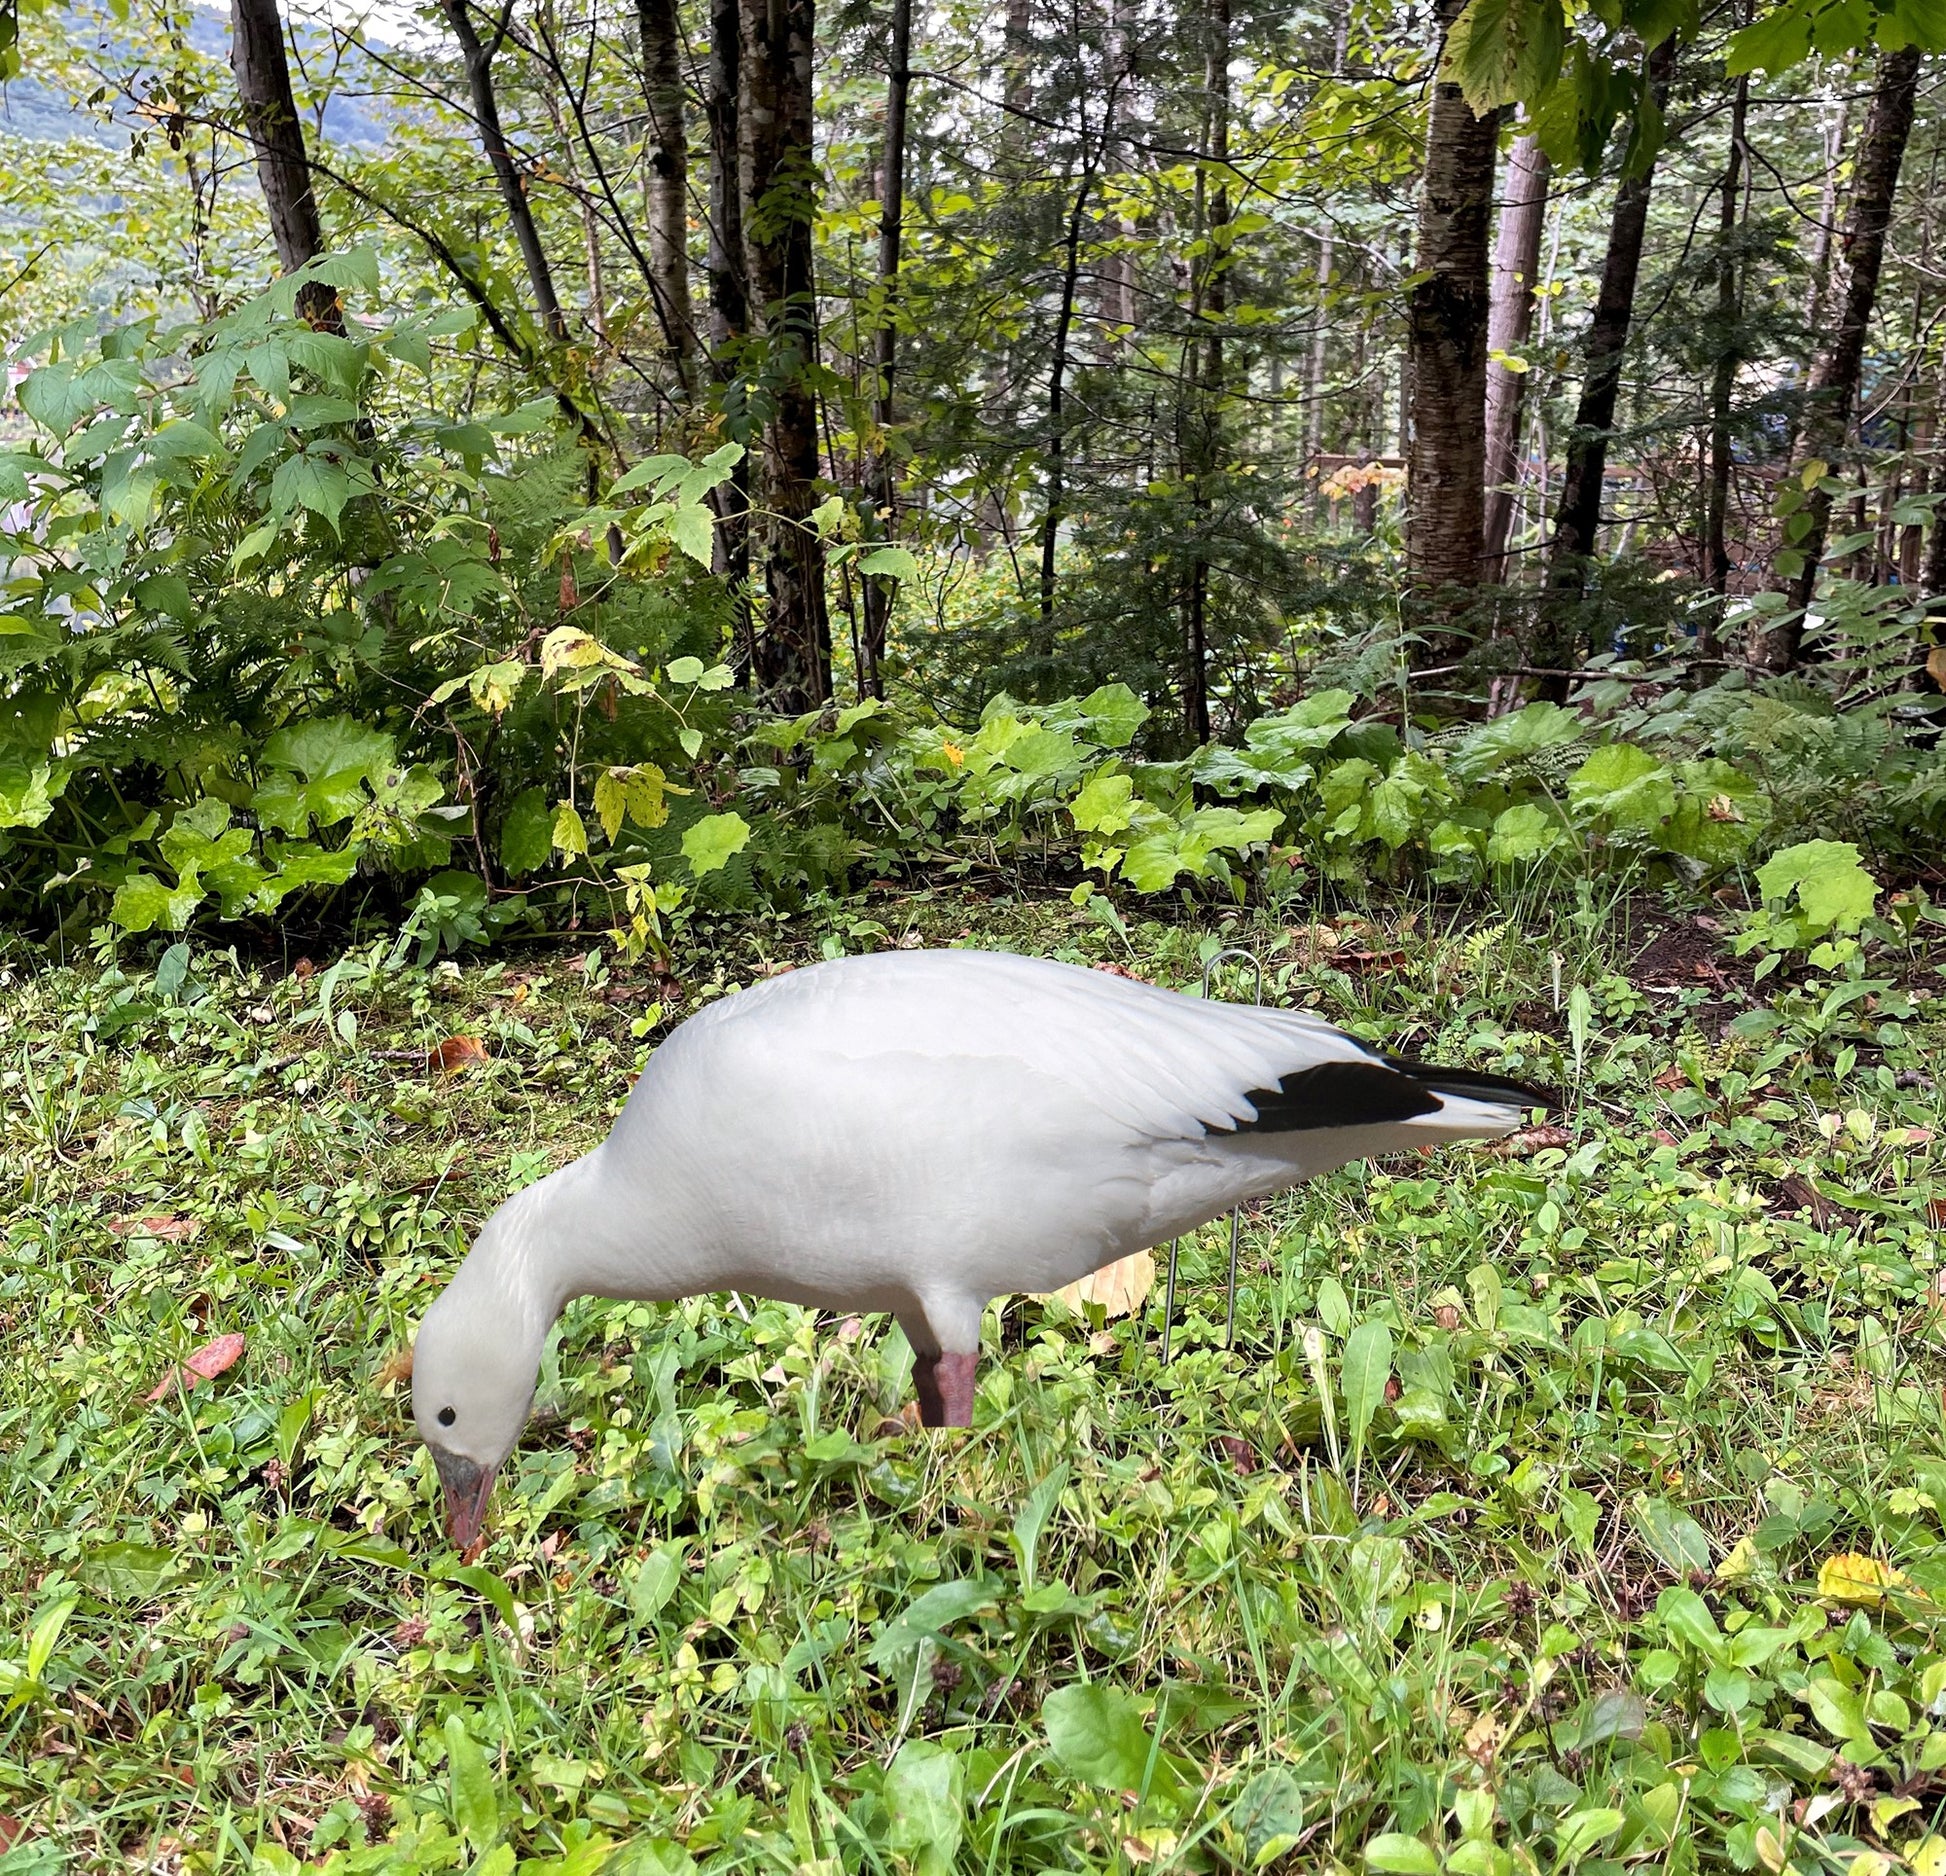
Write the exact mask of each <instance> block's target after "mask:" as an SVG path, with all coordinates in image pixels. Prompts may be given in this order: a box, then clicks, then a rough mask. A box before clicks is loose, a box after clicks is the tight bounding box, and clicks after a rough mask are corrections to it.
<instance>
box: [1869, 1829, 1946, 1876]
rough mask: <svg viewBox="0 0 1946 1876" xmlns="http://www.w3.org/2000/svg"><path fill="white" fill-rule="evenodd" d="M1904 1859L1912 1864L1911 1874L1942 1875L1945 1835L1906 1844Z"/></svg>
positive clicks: (1945, 1845)
mask: <svg viewBox="0 0 1946 1876" xmlns="http://www.w3.org/2000/svg"><path fill="white" fill-rule="evenodd" d="M1905 1860H1906V1861H1907V1862H1908V1863H1910V1864H1911V1865H1912V1876H1942V1872H1946V1837H1921V1838H1920V1839H1919V1840H1918V1842H1916V1843H1909V1844H1907V1845H1906V1847H1905ZM1857 1867H1858V1866H1857V1864H1855V1863H1854V1864H1853V1865H1852V1868H1854V1869H1856V1868H1857Z"/></svg>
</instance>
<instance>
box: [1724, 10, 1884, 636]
mask: <svg viewBox="0 0 1946 1876" xmlns="http://www.w3.org/2000/svg"><path fill="white" fill-rule="evenodd" d="M1919 61H1920V54H1919V49H1918V48H1917V47H1916V46H1908V47H1907V48H1906V49H1905V50H1904V51H1901V52H1886V53H1881V54H1880V55H1879V61H1878V77H1877V82H1876V83H1875V84H1874V86H1873V89H1872V102H1871V109H1870V111H1869V112H1868V114H1867V116H1866V119H1865V131H1864V135H1863V137H1862V139H1861V140H1860V143H1859V149H1858V162H1857V166H1856V169H1855V170H1854V172H1853V179H1852V193H1851V206H1850V207H1849V208H1848V209H1847V210H1846V213H1845V232H1844V243H1843V255H1842V261H1841V266H1842V271H1843V274H1844V279H1843V280H1842V282H1840V281H1837V280H1834V281H1833V283H1832V285H1833V292H1832V296H1831V306H1832V310H1833V311H1834V312H1835V315H1836V317H1835V320H1829V321H1828V322H1827V324H1828V328H1829V331H1828V337H1827V339H1826V341H1825V343H1824V345H1823V346H1822V348H1821V349H1820V351H1819V353H1818V358H1817V363H1816V364H1815V365H1814V366H1813V367H1812V371H1811V379H1810V384H1809V386H1808V387H1807V392H1806V397H1805V408H1804V426H1803V434H1802V436H1801V438H1800V440H1799V443H1798V447H1797V452H1796V454H1795V455H1794V456H1793V458H1792V465H1793V467H1794V468H1798V469H1800V470H1801V469H1802V467H1803V466H1804V465H1806V464H1808V463H1810V462H1813V461H1822V462H1825V463H1827V464H1828V463H1830V462H1831V461H1832V459H1833V458H1834V457H1836V456H1837V455H1838V454H1839V453H1840V452H1841V451H1842V450H1843V449H1844V448H1845V444H1846V439H1847V437H1848V435H1849V433H1850V430H1851V424H1852V415H1853V411H1854V409H1855V408H1856V405H1857V400H1858V380H1859V373H1860V370H1861V368H1862V366H1863V364H1864V358H1865V337H1866V332H1867V330H1868V328H1869V327H1870V325H1871V322H1872V309H1873V307H1874V306H1875V305H1876V304H1877V301H1878V276H1879V268H1880V265H1881V263H1882V262H1883V260H1884V257H1885V230H1886V225H1887V224H1888V223H1889V222H1890V221H1891V219H1892V204H1893V198H1894V197H1895V196H1896V195H1897V193H1898V187H1899V170H1900V167H1901V165H1902V164H1903V163H1904V161H1905V146H1906V140H1907V138H1908V137H1909V136H1910V135H1911V133H1912V111H1913V103H1914V100H1915V99H1916V97H1917V95H1918V88H1919ZM1800 518H1801V519H1802V521H1803V525H1802V526H1798V525H1797V524H1798V523H1799V520H1800ZM1791 522H1792V526H1793V529H1794V530H1795V538H1794V539H1792V540H1791V541H1790V543H1789V547H1788V550H1787V551H1790V552H1793V553H1795V554H1797V555H1798V556H1800V558H1799V561H1798V565H1797V569H1796V571H1795V572H1794V573H1793V572H1789V571H1786V572H1785V574H1784V577H1785V578H1786V579H1787V580H1789V581H1790V585H1789V587H1788V589H1787V590H1788V592H1789V594H1790V598H1791V602H1792V606H1793V608H1794V610H1793V611H1791V612H1789V613H1786V614H1784V615H1783V616H1782V617H1781V618H1779V619H1778V620H1777V622H1776V624H1775V625H1773V626H1772V627H1771V628H1770V629H1769V630H1768V631H1766V630H1764V629H1763V628H1762V626H1761V625H1759V626H1758V627H1756V628H1755V629H1753V631H1752V633H1751V645H1750V656H1751V662H1752V663H1753V664H1761V665H1763V666H1764V667H1765V668H1766V669H1768V670H1771V671H1788V670H1790V669H1791V667H1792V666H1793V665H1795V664H1796V663H1797V658H1798V651H1799V648H1800V646H1801V645H1802V643H1803V636H1804V618H1803V608H1804V607H1806V606H1808V605H1809V604H1810V603H1811V594H1812V592H1813V590H1814V589H1815V588H1816V586H1817V578H1818V563H1819V561H1820V560H1821V559H1822V558H1823V556H1824V543H1825V537H1826V535H1827V533H1828V532H1829V530H1830V526H1831V497H1830V496H1829V495H1828V494H1826V493H1825V492H1824V491H1823V490H1822V489H1819V488H1816V487H1813V488H1811V489H1810V490H1808V491H1807V492H1806V494H1805V498H1804V505H1803V507H1802V508H1801V509H1800V510H1799V511H1798V513H1797V514H1796V515H1794V516H1792V517H1791Z"/></svg>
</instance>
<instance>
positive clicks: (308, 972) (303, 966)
mask: <svg viewBox="0 0 1946 1876" xmlns="http://www.w3.org/2000/svg"><path fill="white" fill-rule="evenodd" d="M317 971H318V967H317V966H316V965H315V964H313V963H312V962H311V960H310V959H309V958H299V959H298V960H297V962H296V963H295V964H293V965H292V966H291V975H292V976H293V977H295V978H296V979H297V981H298V982H299V983H300V984H301V983H302V982H303V981H304V980H305V979H306V978H307V977H315V976H316V975H317Z"/></svg>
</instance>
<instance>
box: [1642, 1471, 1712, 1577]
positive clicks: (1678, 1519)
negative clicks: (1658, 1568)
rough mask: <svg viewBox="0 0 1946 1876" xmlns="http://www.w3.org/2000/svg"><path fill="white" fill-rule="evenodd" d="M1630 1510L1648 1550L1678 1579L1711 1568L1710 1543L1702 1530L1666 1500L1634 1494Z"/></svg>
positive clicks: (1643, 1494) (1686, 1514)
mask: <svg viewBox="0 0 1946 1876" xmlns="http://www.w3.org/2000/svg"><path fill="white" fill-rule="evenodd" d="M1631 1509H1632V1510H1633V1511H1634V1513H1635V1522H1636V1525H1637V1528H1638V1529H1640V1531H1641V1533H1642V1536H1643V1538H1644V1540H1645V1541H1646V1542H1647V1544H1648V1546H1649V1548H1650V1549H1651V1550H1653V1551H1654V1552H1655V1554H1656V1555H1657V1556H1658V1557H1660V1558H1661V1559H1662V1561H1663V1562H1664V1563H1666V1564H1667V1565H1668V1566H1669V1568H1670V1569H1671V1570H1673V1571H1675V1572H1676V1574H1677V1575H1679V1576H1687V1575H1689V1574H1690V1572H1691V1571H1693V1570H1707V1569H1708V1568H1709V1567H1710V1541H1709V1539H1708V1537H1706V1536H1705V1535H1704V1533H1703V1527H1702V1526H1701V1525H1700V1524H1698V1523H1697V1522H1696V1520H1695V1519H1694V1518H1692V1517H1690V1516H1689V1514H1688V1513H1687V1512H1683V1511H1678V1510H1677V1509H1676V1507H1675V1506H1674V1505H1672V1504H1670V1503H1669V1501H1668V1500H1667V1499H1666V1498H1651V1497H1649V1495H1648V1494H1647V1493H1645V1492H1643V1493H1637V1494H1636V1497H1635V1499H1634V1501H1633V1504H1632V1506H1631Z"/></svg>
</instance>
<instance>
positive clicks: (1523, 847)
mask: <svg viewBox="0 0 1946 1876" xmlns="http://www.w3.org/2000/svg"><path fill="white" fill-rule="evenodd" d="M1566 839H1567V836H1566V834H1565V833H1563V831H1562V830H1561V828H1560V826H1559V825H1558V824H1557V823H1556V821H1555V819H1554V817H1553V816H1552V815H1551V814H1549V813H1548V811H1547V810H1546V809H1545V808H1543V807H1542V806H1541V805H1540V804H1539V803H1538V802H1534V801H1522V802H1518V803H1516V804H1515V805H1514V806H1513V807H1511V808H1503V809H1502V810H1501V811H1500V813H1499V814H1497V815H1496V816H1495V817H1494V822H1493V832H1492V833H1491V834H1489V835H1488V836H1487V864H1488V865H1489V866H1531V865H1532V864H1533V863H1534V862H1535V861H1536V860H1538V859H1540V858H1541V857H1542V856H1543V855H1544V854H1548V853H1551V852H1553V851H1554V849H1555V848H1557V847H1559V846H1561V845H1562V844H1563V843H1564V842H1565V840H1566Z"/></svg>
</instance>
